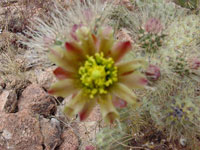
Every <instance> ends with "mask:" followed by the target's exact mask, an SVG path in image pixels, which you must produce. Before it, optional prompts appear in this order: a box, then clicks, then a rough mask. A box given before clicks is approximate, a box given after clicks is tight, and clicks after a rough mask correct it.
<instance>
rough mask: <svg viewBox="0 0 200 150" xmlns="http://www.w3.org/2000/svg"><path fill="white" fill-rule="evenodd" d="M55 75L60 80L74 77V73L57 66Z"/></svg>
mask: <svg viewBox="0 0 200 150" xmlns="http://www.w3.org/2000/svg"><path fill="white" fill-rule="evenodd" d="M53 73H54V75H55V76H56V77H57V78H58V79H59V80H63V79H66V78H72V77H73V73H72V72H69V71H66V70H64V69H62V68H61V67H58V68H56V69H55V70H54V71H53Z"/></svg>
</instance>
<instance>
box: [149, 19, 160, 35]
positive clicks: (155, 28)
mask: <svg viewBox="0 0 200 150" xmlns="http://www.w3.org/2000/svg"><path fill="white" fill-rule="evenodd" d="M162 28H163V27H162V24H161V22H160V20H159V19H156V18H150V19H149V20H147V22H146V24H145V31H146V32H149V33H155V34H158V33H160V32H161V31H162Z"/></svg>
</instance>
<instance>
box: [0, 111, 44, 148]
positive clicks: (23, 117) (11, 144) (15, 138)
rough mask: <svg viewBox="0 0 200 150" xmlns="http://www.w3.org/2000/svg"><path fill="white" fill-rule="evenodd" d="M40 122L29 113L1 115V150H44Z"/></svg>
mask: <svg viewBox="0 0 200 150" xmlns="http://www.w3.org/2000/svg"><path fill="white" fill-rule="evenodd" d="M42 143H43V137H42V134H41V132H40V125H39V121H38V119H37V118H36V117H34V116H32V114H30V112H28V111H21V112H18V113H15V114H5V113H1V114H0V149H1V150H43V147H42Z"/></svg>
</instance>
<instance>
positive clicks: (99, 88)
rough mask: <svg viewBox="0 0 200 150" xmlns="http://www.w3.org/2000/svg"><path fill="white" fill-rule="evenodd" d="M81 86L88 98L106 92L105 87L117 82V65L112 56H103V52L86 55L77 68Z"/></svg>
mask: <svg viewBox="0 0 200 150" xmlns="http://www.w3.org/2000/svg"><path fill="white" fill-rule="evenodd" d="M78 73H79V76H80V80H81V83H82V86H83V88H84V90H85V91H86V93H88V94H89V96H90V98H94V96H95V95H96V94H106V93H107V92H108V91H107V88H108V87H109V86H111V85H112V84H113V83H115V82H117V80H118V79H117V67H116V66H115V65H114V60H113V59H112V58H104V55H103V53H96V54H95V55H94V56H88V57H87V60H86V61H85V63H84V65H83V66H81V67H80V68H79V72H78Z"/></svg>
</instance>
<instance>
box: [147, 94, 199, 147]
mask: <svg viewBox="0 0 200 150" xmlns="http://www.w3.org/2000/svg"><path fill="white" fill-rule="evenodd" d="M154 111H155V112H154ZM151 114H152V116H153V117H154V121H155V122H156V124H157V125H158V126H160V127H163V128H164V129H165V130H167V131H168V132H167V133H168V134H169V136H170V137H171V138H173V139H176V138H180V137H182V136H183V137H185V138H186V139H187V141H188V142H190V143H193V144H195V142H196V141H197V139H196V136H199V135H200V128H199V127H200V111H199V102H198V99H193V98H189V97H186V98H183V97H175V98H171V99H170V100H169V102H167V103H166V104H165V105H162V106H158V105H155V106H154V107H152V108H151ZM190 138H192V140H190ZM195 139H196V141H195ZM196 144H197V143H196ZM193 148H194V147H193Z"/></svg>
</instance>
